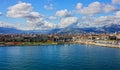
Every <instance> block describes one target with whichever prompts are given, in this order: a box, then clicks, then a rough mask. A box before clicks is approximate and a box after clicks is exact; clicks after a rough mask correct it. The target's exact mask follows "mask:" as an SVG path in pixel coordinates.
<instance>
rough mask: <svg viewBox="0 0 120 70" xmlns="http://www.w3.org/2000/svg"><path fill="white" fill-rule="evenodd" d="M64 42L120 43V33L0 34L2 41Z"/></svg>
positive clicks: (0, 40)
mask: <svg viewBox="0 0 120 70" xmlns="http://www.w3.org/2000/svg"><path fill="white" fill-rule="evenodd" d="M48 41H51V42H63V43H83V44H85V43H88V44H89V43H101V44H115V45H120V34H48V35H46V34H0V42H48Z"/></svg>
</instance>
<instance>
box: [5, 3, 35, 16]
mask: <svg viewBox="0 0 120 70" xmlns="http://www.w3.org/2000/svg"><path fill="white" fill-rule="evenodd" d="M32 11H33V7H32V5H31V4H29V3H22V2H20V3H18V4H16V5H14V6H11V7H9V8H8V12H7V16H8V17H13V18H23V17H26V16H29V13H31V12H32Z"/></svg>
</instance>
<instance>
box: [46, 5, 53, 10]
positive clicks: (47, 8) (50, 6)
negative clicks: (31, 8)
mask: <svg viewBox="0 0 120 70" xmlns="http://www.w3.org/2000/svg"><path fill="white" fill-rule="evenodd" d="M44 9H46V10H53V9H54V5H53V4H48V5H44Z"/></svg>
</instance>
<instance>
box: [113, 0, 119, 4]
mask: <svg viewBox="0 0 120 70" xmlns="http://www.w3.org/2000/svg"><path fill="white" fill-rule="evenodd" d="M112 3H113V4H120V0H112Z"/></svg>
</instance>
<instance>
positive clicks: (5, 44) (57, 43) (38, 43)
mask: <svg viewBox="0 0 120 70" xmlns="http://www.w3.org/2000/svg"><path fill="white" fill-rule="evenodd" d="M60 44H84V45H96V46H100V47H102V46H103V47H110V48H120V45H114V44H101V43H94V42H87V43H86V42H81V41H75V42H2V43H0V46H40V45H60Z"/></svg>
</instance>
